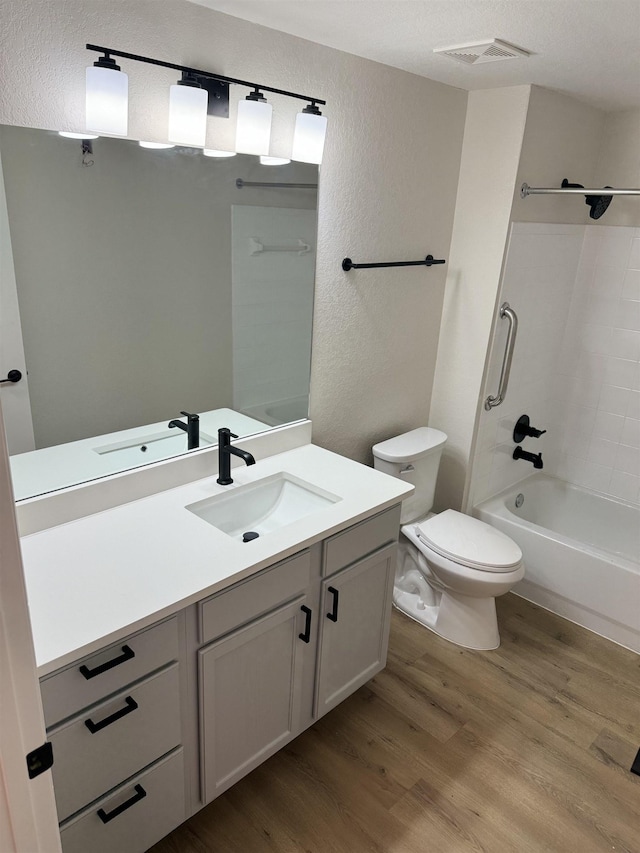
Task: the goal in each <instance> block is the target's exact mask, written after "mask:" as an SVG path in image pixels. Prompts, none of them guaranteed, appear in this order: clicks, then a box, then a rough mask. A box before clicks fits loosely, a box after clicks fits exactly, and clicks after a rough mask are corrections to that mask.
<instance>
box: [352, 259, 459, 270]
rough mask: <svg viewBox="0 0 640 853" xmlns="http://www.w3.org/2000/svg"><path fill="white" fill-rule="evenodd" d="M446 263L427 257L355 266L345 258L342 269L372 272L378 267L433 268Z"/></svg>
mask: <svg viewBox="0 0 640 853" xmlns="http://www.w3.org/2000/svg"><path fill="white" fill-rule="evenodd" d="M444 263H446V261H444V260H437V259H436V258H434V257H433V255H427V257H426V258H424V260H422V261H390V262H388V263H382V264H354V263H353V261H352V260H351V258H345V259H344V260H343V261H342V269H343V270H344V271H345V272H349V270H370V269H377V268H378V267H432V266H433V265H434V264H444Z"/></svg>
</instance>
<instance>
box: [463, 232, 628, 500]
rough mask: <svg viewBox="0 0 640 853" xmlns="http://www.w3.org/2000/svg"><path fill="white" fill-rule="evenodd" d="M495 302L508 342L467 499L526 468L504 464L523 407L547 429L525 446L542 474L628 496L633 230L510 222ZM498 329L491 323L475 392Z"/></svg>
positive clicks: (492, 375)
mask: <svg viewBox="0 0 640 853" xmlns="http://www.w3.org/2000/svg"><path fill="white" fill-rule="evenodd" d="M505 300H506V301H508V302H509V303H510V304H511V306H512V307H513V308H514V310H515V311H516V313H517V314H518V317H519V320H520V326H519V332H518V339H517V341H516V349H515V354H514V360H513V368H512V371H511V379H510V383H509V390H508V393H507V397H506V400H505V402H504V404H503V405H502V406H500V407H499V408H497V409H493V410H492V411H491V412H485V411H484V410H483V411H482V414H481V417H480V425H479V430H478V438H477V442H476V449H475V455H474V464H473V472H472V480H471V487H470V494H469V503H470V505H473V504H475V503H478V502H479V501H481V500H483V499H485V498H487V497H489V496H490V495H493V494H496V493H497V492H499V491H501V490H502V489H504V488H506V487H507V486H511V485H513V484H514V483H517V482H519V481H520V480H522V479H523V478H524V477H526V476H528V475H529V474H531V473H532V472H533V468H531V466H530V465H527V464H525V463H524V462H522V461H518V462H515V461H514V460H513V459H512V453H513V449H514V446H515V445H514V442H513V438H512V432H513V425H514V424H515V421H516V420H517V418H518V417H519V415H521V414H523V413H525V412H526V413H527V414H528V415H529V416H530V417H531V423H532V424H533V425H534V426H536V427H538V428H540V429H547V433H546V435H544V436H542V437H541V438H539V439H535V440H534V439H527V440H526V441H525V447H526V449H528V450H533V451H535V452H538V451H540V450H541V451H542V454H543V459H544V465H545V471H546V472H547V473H549V474H551V475H552V476H557V477H560V478H562V479H563V480H566V481H568V482H570V483H575V484H576V485H581V486H585V487H586V488H590V489H595V490H596V491H599V492H602V493H604V494H608V495H612V496H614V497H616V498H620V499H622V500H626V501H631V502H634V503H640V228H627V227H616V226H603V225H599V226H595V225H588V226H581V225H555V224H538V223H514V225H513V227H512V232H511V238H510V242H509V250H508V255H507V261H506V265H505V272H504V280H503V288H502V295H501V300H500V301H501V302H502V301H505ZM498 322H499V323H500V322H501V321H498ZM503 325H504V326H506V323H503ZM505 334H506V328H504V329H503V328H502V326H501V325H498V333H497V336H496V341H495V343H494V346H493V348H492V353H491V358H490V365H489V370H488V372H487V373H488V375H487V380H486V384H485V389H484V391H483V396H482V399H484V397H485V396H486V395H487V394H489V393H494V389H495V388H496V387H497V381H498V375H499V371H500V365H501V362H502V355H503V352H504V338H505Z"/></svg>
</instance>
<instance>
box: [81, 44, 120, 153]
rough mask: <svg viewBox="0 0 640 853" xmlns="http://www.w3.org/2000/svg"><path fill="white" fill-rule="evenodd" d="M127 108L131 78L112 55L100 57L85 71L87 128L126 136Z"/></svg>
mask: <svg viewBox="0 0 640 853" xmlns="http://www.w3.org/2000/svg"><path fill="white" fill-rule="evenodd" d="M128 109H129V78H128V77H127V75H126V74H125V73H124V72H123V71H120V66H118V65H116V63H115V61H114V60H113V59H111V57H110V56H108V55H106V56H102V57H100V59H99V60H98V61H97V62H96V63H94V64H93V65H90V66H89V67H88V68H87V73H86V116H85V121H86V126H87V130H93V131H96V132H98V133H110V134H112V135H114V136H126V135H127V113H128ZM85 138H88V137H85Z"/></svg>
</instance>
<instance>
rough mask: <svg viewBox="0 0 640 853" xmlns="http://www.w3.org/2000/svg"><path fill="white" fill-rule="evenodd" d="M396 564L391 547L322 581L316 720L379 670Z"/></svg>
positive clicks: (381, 664)
mask: <svg viewBox="0 0 640 853" xmlns="http://www.w3.org/2000/svg"><path fill="white" fill-rule="evenodd" d="M395 563H396V545H390V546H388V547H387V548H383V549H382V550H381V551H378V552H376V553H375V554H372V555H371V556H370V557H367V558H366V559H364V560H360V561H359V562H357V563H354V564H353V565H352V566H350V567H349V568H347V569H343V570H342V571H341V572H338V573H337V574H335V575H333V576H332V577H330V578H327V579H326V580H325V581H323V583H322V593H321V598H320V625H321V627H320V652H319V659H318V660H319V663H318V680H317V688H316V702H315V715H316V717H321V716H322V715H323V714H325V713H326V712H327V711H329V710H331V708H333V707H335V706H336V705H337V704H339V703H340V702H342V700H343V699H346V697H347V696H349V695H350V694H351V693H353V691H354V690H357V689H358V687H361V686H362V685H363V684H364V683H365V682H366V681H368V680H369V679H370V678H372V676H374V675H375V674H376V672H379V671H380V670H381V669H383V667H384V665H385V662H386V659H387V645H388V642H389V623H390V617H391V595H392V591H393V577H394V573H395Z"/></svg>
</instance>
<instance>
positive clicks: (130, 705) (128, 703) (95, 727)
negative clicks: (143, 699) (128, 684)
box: [84, 696, 138, 735]
mask: <svg viewBox="0 0 640 853" xmlns="http://www.w3.org/2000/svg"><path fill="white" fill-rule="evenodd" d="M124 703H125V706H124V708H120V710H119V711H116V712H115V714H111V716H110V717H105V718H104V720H100V722H99V723H94V722H93V720H85V721H84V724H85V726H86V727H87V728H88V729H89V731H90V732H91V734H92V735H94V734H95V733H96V732H99V731H100V729H104V728H106V727H107V726H110V725H111V723H115V722H116V720H121V719H122V718H123V717H126V716H127V714H130V713H131V712H132V711H135V710H136V708H137V707H138V703H137V702H136V700H135V699H132V698H131V696H127V698H126V699H125V700H124Z"/></svg>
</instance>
